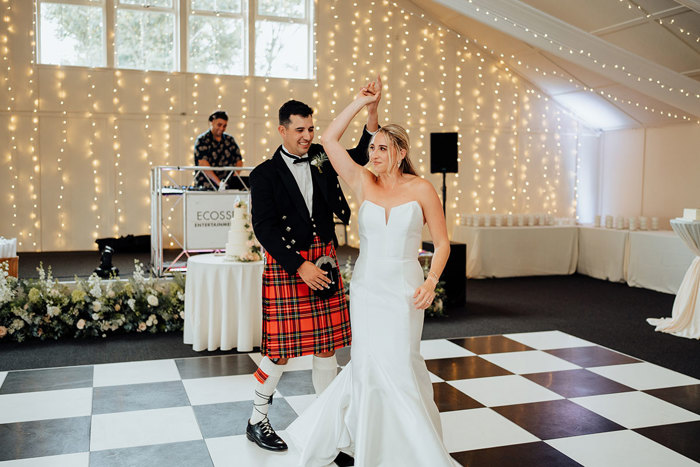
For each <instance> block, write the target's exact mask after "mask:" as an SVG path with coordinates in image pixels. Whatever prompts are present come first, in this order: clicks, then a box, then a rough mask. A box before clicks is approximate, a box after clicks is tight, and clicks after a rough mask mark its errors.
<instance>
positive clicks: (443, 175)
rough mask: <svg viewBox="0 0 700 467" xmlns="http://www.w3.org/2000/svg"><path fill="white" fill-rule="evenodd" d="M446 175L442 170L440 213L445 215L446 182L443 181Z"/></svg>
mask: <svg viewBox="0 0 700 467" xmlns="http://www.w3.org/2000/svg"><path fill="white" fill-rule="evenodd" d="M446 177H447V172H445V171H444V170H443V171H442V214H443V215H444V216H445V217H447V211H446V209H445V203H447V183H446V182H445V180H446Z"/></svg>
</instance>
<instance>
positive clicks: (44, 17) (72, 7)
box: [37, 0, 106, 66]
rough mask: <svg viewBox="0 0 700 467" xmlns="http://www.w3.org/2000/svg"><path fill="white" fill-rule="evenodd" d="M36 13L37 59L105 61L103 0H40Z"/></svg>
mask: <svg viewBox="0 0 700 467" xmlns="http://www.w3.org/2000/svg"><path fill="white" fill-rule="evenodd" d="M37 14H38V16H39V22H38V23H39V31H38V33H39V40H38V41H37V44H38V46H39V52H40V53H39V62H40V63H47V64H52V65H78V66H105V65H106V54H105V20H104V0H92V1H88V0H86V1H82V2H66V1H61V0H58V1H57V2H50V1H46V2H44V1H42V2H41V3H40V4H39V5H38V11H37Z"/></svg>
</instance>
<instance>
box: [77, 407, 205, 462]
mask: <svg viewBox="0 0 700 467" xmlns="http://www.w3.org/2000/svg"><path fill="white" fill-rule="evenodd" d="M196 439H202V433H201V432H200V431H199V425H198V424H197V419H196V418H195V416H194V410H192V407H174V408H169V409H154V410H138V411H134V412H120V413H111V414H103V415H93V417H92V426H91V428H90V450H91V451H101V450H104V449H118V448H127V447H133V446H146V445H150V444H165V443H176V442H180V441H192V440H196Z"/></svg>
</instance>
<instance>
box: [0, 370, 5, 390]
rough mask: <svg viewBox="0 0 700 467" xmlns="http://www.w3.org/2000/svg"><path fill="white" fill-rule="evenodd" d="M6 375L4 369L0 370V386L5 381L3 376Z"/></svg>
mask: <svg viewBox="0 0 700 467" xmlns="http://www.w3.org/2000/svg"><path fill="white" fill-rule="evenodd" d="M6 377H7V372H6V371H0V387H2V383H4V382H5V378H6Z"/></svg>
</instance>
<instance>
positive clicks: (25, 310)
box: [0, 261, 185, 342]
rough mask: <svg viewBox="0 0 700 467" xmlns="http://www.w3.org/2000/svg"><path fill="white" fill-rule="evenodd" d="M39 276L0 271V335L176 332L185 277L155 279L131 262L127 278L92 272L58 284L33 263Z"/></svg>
mask: <svg viewBox="0 0 700 467" xmlns="http://www.w3.org/2000/svg"><path fill="white" fill-rule="evenodd" d="M38 271H39V279H23V280H17V279H15V278H13V277H8V276H7V271H2V270H0V339H8V338H9V339H10V340H14V341H17V342H22V341H24V340H28V339H41V340H44V339H59V338H65V337H98V336H101V337H107V336H108V335H110V334H117V333H128V332H150V333H157V332H171V331H181V330H182V328H183V321H184V301H185V294H184V290H185V280H184V277H183V276H182V275H175V276H174V280H173V281H169V282H157V281H156V280H155V279H154V278H153V277H151V276H150V275H149V276H148V277H147V276H146V275H145V273H144V269H143V266H142V265H141V264H140V263H139V262H138V261H136V265H135V271H134V274H133V276H132V278H131V279H129V280H128V281H106V280H102V279H100V278H99V277H98V276H97V275H96V274H93V275H91V276H90V277H89V278H88V279H87V280H85V279H76V282H75V286H74V287H68V286H67V285H65V284H61V283H59V282H58V281H57V280H55V279H54V278H53V277H52V274H51V268H49V269H48V272H47V271H44V268H43V266H39V268H38Z"/></svg>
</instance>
